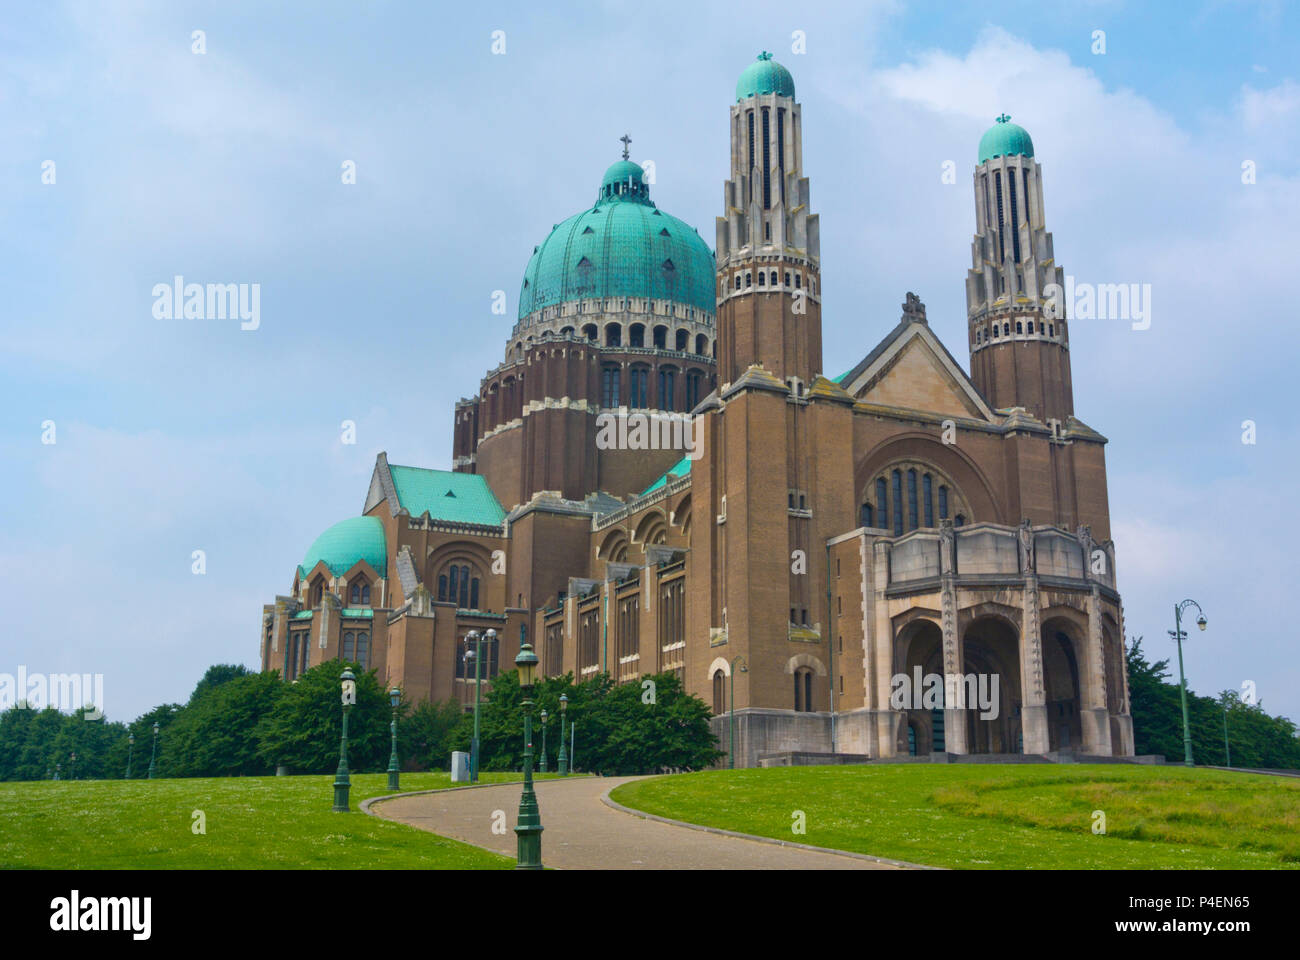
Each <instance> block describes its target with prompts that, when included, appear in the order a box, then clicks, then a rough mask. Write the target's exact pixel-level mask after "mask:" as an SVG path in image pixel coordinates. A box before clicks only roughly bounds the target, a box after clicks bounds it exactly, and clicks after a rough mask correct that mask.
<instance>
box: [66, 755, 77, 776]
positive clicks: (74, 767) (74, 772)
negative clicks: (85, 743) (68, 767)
mask: <svg viewBox="0 0 1300 960" xmlns="http://www.w3.org/2000/svg"><path fill="white" fill-rule="evenodd" d="M68 779H69V780H76V779H77V751H76V750H73V751H72V772H71V773H70V774H68Z"/></svg>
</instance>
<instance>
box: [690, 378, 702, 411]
mask: <svg viewBox="0 0 1300 960" xmlns="http://www.w3.org/2000/svg"><path fill="white" fill-rule="evenodd" d="M700 382H701V378H700V372H699V371H698V370H689V371H687V373H686V412H687V413H689V412H690V411H692V410H694V409H695V407H696V405H697V404H698V403H699V402H700V401H701V400H703V399H704V398H703V397H702V396H700Z"/></svg>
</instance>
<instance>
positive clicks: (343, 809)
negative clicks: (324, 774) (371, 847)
mask: <svg viewBox="0 0 1300 960" xmlns="http://www.w3.org/2000/svg"><path fill="white" fill-rule="evenodd" d="M339 680H340V681H342V686H343V697H342V699H343V735H342V736H341V737H340V738H339V768H338V770H337V771H336V772H335V774H334V812H335V813H347V812H348V791H349V790H350V789H351V788H352V780H351V778H350V777H349V776H348V710H350V709H351V708H352V705H353V704H354V703H356V702H357V678H356V676H355V675H354V674H353V673H352V670H351V668H349V669H345V670H344V671H343V673H342V674H341V675H340V676H339Z"/></svg>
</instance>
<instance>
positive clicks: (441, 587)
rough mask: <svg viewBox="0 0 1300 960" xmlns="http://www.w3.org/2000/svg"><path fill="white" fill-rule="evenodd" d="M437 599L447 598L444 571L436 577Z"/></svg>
mask: <svg viewBox="0 0 1300 960" xmlns="http://www.w3.org/2000/svg"><path fill="white" fill-rule="evenodd" d="M438 599H439V600H446V599H447V575H446V574H445V573H444V574H442V575H441V576H439V577H438Z"/></svg>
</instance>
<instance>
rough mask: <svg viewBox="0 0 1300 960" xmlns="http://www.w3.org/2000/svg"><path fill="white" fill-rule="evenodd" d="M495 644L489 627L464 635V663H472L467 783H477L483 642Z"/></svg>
mask: <svg viewBox="0 0 1300 960" xmlns="http://www.w3.org/2000/svg"><path fill="white" fill-rule="evenodd" d="M484 640H486V641H487V642H488V643H496V640H497V632H496V631H495V630H493V629H492V628H491V627H489V628H488V629H487V630H486V631H484V632H483V633H481V634H480V633H479V632H478V631H477V630H471V631H470V632H469V633H467V634H465V643H466V644H471V643H472V646H467V648H466V650H465V661H466V663H468V662H469V661H470V660H473V661H474V739H473V740H471V741H470V744H469V782H470V783H478V715H479V703H480V699H481V698H480V695H479V692H480V690H481V688H482V685H483V684H482V672H483V641H484Z"/></svg>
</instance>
